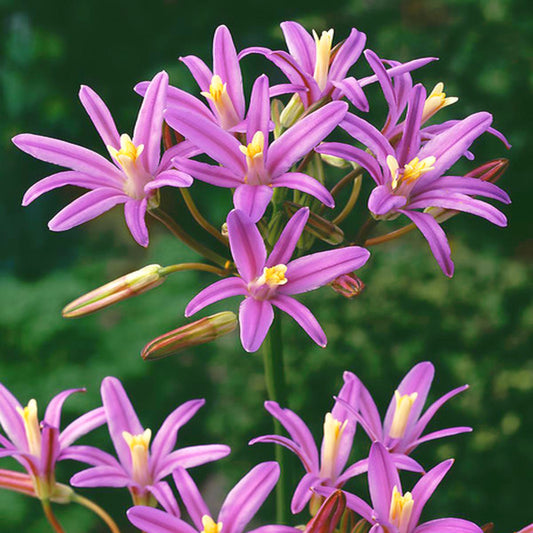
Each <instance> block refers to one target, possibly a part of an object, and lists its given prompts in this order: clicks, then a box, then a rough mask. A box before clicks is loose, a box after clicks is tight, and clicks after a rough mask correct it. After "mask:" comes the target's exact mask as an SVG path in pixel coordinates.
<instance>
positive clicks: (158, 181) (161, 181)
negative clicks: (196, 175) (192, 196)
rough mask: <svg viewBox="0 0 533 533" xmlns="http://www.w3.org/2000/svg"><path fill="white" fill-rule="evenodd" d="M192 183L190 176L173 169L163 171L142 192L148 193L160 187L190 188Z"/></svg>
mask: <svg viewBox="0 0 533 533" xmlns="http://www.w3.org/2000/svg"><path fill="white" fill-rule="evenodd" d="M192 182H193V179H192V178H191V176H189V174H186V173H185V172H180V171H179V170H174V169H169V170H164V171H163V172H160V173H159V174H158V175H157V176H156V177H155V179H153V180H152V181H149V182H148V183H147V184H146V185H145V187H144V192H145V193H149V192H151V191H154V190H156V189H160V188H161V187H178V188H180V187H190V186H191V185H192Z"/></svg>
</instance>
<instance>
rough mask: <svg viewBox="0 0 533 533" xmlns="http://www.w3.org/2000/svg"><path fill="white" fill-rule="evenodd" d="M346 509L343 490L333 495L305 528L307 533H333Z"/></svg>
mask: <svg viewBox="0 0 533 533" xmlns="http://www.w3.org/2000/svg"><path fill="white" fill-rule="evenodd" d="M345 509H346V496H345V495H344V492H342V491H341V490H336V491H335V492H333V493H331V494H330V495H329V496H328V497H327V498H326V500H325V501H324V503H322V505H321V506H320V508H319V509H318V511H317V512H316V514H315V516H314V517H313V518H312V519H311V520H310V521H309V522H308V524H307V526H306V527H305V530H304V531H305V533H333V531H335V528H336V527H337V524H338V523H339V521H340V519H341V518H342V515H343V513H344V511H345Z"/></svg>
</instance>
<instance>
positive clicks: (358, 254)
mask: <svg viewBox="0 0 533 533" xmlns="http://www.w3.org/2000/svg"><path fill="white" fill-rule="evenodd" d="M369 257H370V252H369V251H368V250H365V249H364V248H361V247H359V246H348V247H346V248H340V249H338V250H327V251H325V252H318V253H316V254H311V255H306V256H305V257H300V258H299V259H295V260H294V261H291V262H290V263H289V264H288V265H287V273H286V278H287V280H288V281H287V283H286V284H285V285H281V286H280V287H279V288H278V294H280V293H281V294H300V293H302V292H307V291H312V290H314V289H316V288H318V287H321V286H322V285H326V284H327V283H329V282H330V281H333V280H334V279H335V278H336V277H338V276H340V275H341V274H346V273H347V272H352V271H354V270H357V269H358V268H360V267H362V266H363V265H364V264H365V263H366V262H367V260H368V258H369Z"/></svg>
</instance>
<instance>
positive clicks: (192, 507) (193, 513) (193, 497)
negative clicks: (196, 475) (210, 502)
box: [172, 467, 211, 531]
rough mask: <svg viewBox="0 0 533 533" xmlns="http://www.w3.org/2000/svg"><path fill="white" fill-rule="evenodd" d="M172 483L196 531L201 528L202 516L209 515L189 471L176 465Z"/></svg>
mask: <svg viewBox="0 0 533 533" xmlns="http://www.w3.org/2000/svg"><path fill="white" fill-rule="evenodd" d="M172 477H173V478H174V483H175V484H176V487H177V489H178V492H179V493H180V496H181V499H182V500H183V503H184V505H185V508H186V509H187V513H188V514H189V516H190V518H191V520H192V521H193V523H194V525H195V526H196V527H197V528H198V531H202V530H203V525H202V517H203V516H205V515H207V516H211V513H210V511H209V508H208V507H207V504H206V503H205V501H204V499H203V498H202V495H201V494H200V491H199V490H198V487H197V486H196V483H195V482H194V481H193V479H192V477H191V476H190V475H189V473H188V472H187V471H186V470H185V469H184V468H182V467H178V468H176V469H175V470H174V472H172Z"/></svg>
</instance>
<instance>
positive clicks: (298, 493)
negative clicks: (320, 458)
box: [291, 473, 320, 514]
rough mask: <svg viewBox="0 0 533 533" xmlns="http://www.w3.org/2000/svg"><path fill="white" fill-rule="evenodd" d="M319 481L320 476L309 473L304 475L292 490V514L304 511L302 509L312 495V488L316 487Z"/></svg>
mask: <svg viewBox="0 0 533 533" xmlns="http://www.w3.org/2000/svg"><path fill="white" fill-rule="evenodd" d="M319 481H320V476H317V475H315V474H311V473H308V474H305V475H304V477H303V478H302V479H301V480H300V482H299V483H298V485H297V486H296V489H294V494H293V496H292V500H291V513H292V514H297V513H299V512H301V511H303V510H304V507H305V506H306V505H307V502H308V501H309V500H310V499H311V496H312V495H313V487H314V486H315V485H317V484H318V482H319Z"/></svg>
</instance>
